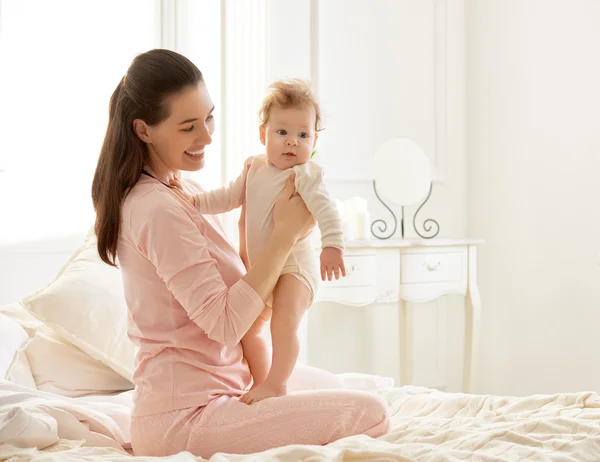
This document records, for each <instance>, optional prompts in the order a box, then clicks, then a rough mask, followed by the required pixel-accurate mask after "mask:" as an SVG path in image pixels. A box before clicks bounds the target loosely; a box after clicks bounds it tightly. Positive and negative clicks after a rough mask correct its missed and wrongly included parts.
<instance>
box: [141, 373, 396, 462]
mask: <svg viewBox="0 0 600 462" xmlns="http://www.w3.org/2000/svg"><path fill="white" fill-rule="evenodd" d="M288 392H289V394H288V395H286V396H282V397H279V398H271V399H267V400H264V401H261V402H259V403H256V404H253V405H250V406H248V405H246V404H243V403H240V402H239V400H238V398H232V397H229V396H221V397H220V398H217V399H215V400H214V401H211V402H210V403H209V404H208V405H206V406H204V407H197V408H189V409H181V410H177V411H171V412H165V413H162V414H154V415H148V416H142V417H133V418H132V420H131V444H132V447H133V451H134V453H135V455H136V456H168V455H173V454H176V453H178V452H181V451H188V452H191V453H192V454H194V455H195V456H200V457H204V458H210V457H211V456H212V455H213V454H215V453H217V452H226V453H232V454H250V453H254V452H261V451H266V450H267V449H271V448H275V447H279V446H285V445H288V444H319V445H322V444H327V443H331V442H332V441H335V440H338V439H340V438H344V437H347V436H352V435H358V434H365V435H369V436H372V437H378V436H382V435H384V434H385V433H386V432H387V431H388V430H389V426H390V419H389V409H388V407H387V405H386V404H385V403H384V402H383V401H382V400H381V399H379V398H378V397H376V396H374V395H373V394H371V393H367V392H361V391H353V390H347V389H343V385H342V383H341V381H340V380H339V379H338V378H337V377H336V376H335V375H333V374H330V373H328V372H325V371H321V370H319V369H315V368H311V367H308V366H302V365H299V366H298V367H297V368H296V371H294V374H292V377H290V380H289V382H288Z"/></svg>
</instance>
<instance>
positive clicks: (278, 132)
mask: <svg viewBox="0 0 600 462" xmlns="http://www.w3.org/2000/svg"><path fill="white" fill-rule="evenodd" d="M277 134H278V135H287V131H286V130H277Z"/></svg>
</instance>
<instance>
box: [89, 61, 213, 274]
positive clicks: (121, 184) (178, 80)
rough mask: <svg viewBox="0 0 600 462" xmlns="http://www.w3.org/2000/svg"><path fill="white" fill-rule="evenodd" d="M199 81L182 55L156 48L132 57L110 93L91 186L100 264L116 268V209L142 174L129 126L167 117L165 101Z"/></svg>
mask: <svg viewBox="0 0 600 462" xmlns="http://www.w3.org/2000/svg"><path fill="white" fill-rule="evenodd" d="M202 80H203V77H202V73H201V72H200V70H199V69H198V68H197V67H196V66H195V65H194V64H193V63H192V62H191V61H190V60H189V59H187V58H186V57H185V56H182V55H180V54H179V53H175V52H174V51H170V50H162V49H157V50H150V51H148V52H146V53H143V54H140V55H138V56H136V57H135V58H134V60H133V62H132V63H131V65H130V66H129V69H128V70H127V73H126V74H125V76H124V77H123V78H122V79H121V81H120V82H119V84H118V85H117V88H116V89H115V91H114V92H113V94H112V96H111V98H110V105H109V115H108V128H107V129H106V135H105V136H104V142H103V143H102V149H101V150H100V157H99V158H98V165H97V166H96V172H95V174H94V181H93V183H92V201H93V203H94V209H95V211H96V225H95V231H96V236H97V238H98V253H99V254H100V258H101V259H102V261H104V262H105V263H107V264H109V265H111V266H117V265H116V257H117V245H118V241H119V228H120V225H121V205H122V204H123V200H124V199H125V196H126V195H127V193H128V192H129V190H130V189H131V188H132V187H133V186H134V185H135V183H136V182H137V181H138V179H139V177H140V175H141V174H142V169H143V167H144V163H145V161H146V157H147V154H148V148H147V146H146V143H144V142H143V141H142V140H140V139H139V138H138V136H137V135H136V133H135V131H134V128H133V121H134V120H135V119H141V120H143V121H144V122H145V123H146V124H147V125H150V126H152V125H157V124H159V123H160V122H162V121H164V120H165V119H166V118H167V117H169V97H170V96H172V95H174V94H176V93H179V92H180V91H182V90H183V89H185V88H186V87H189V86H194V85H197V84H198V82H200V81H202Z"/></svg>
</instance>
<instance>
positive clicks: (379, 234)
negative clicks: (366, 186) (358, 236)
mask: <svg viewBox="0 0 600 462" xmlns="http://www.w3.org/2000/svg"><path fill="white" fill-rule="evenodd" d="M373 190H374V191H375V196H376V197H377V199H378V200H379V202H381V203H382V204H383V206H384V207H385V208H386V209H388V211H389V212H390V214H391V215H392V220H393V223H394V227H393V229H392V230H391V231H390V232H387V229H388V223H387V221H385V220H383V219H381V218H380V219H377V220H375V221H374V222H373V223H371V234H372V235H373V236H375V237H376V238H377V239H382V240H383V239H389V238H391V237H392V236H393V235H394V234H395V233H396V229H398V219H397V218H396V214H395V213H394V211H393V210H392V209H391V208H390V207H389V206H388V205H387V204H386V203H385V202H384V201H383V199H381V197H380V196H379V193H378V192H377V184H376V181H375V180H373ZM432 190H433V181H431V182H430V184H429V192H428V193H427V197H426V198H425V200H423V202H422V203H421V205H419V208H418V209H417V211H416V212H415V214H414V215H413V228H414V230H415V232H416V233H417V234H418V235H419V236H420V237H421V238H422V239H432V238H434V237H435V236H437V235H438V233H439V232H440V225H439V223H438V222H437V221H435V220H434V219H433V218H427V219H426V220H425V221H423V225H422V227H423V230H424V232H425V233H427V235H426V234H421V232H420V231H419V229H418V228H417V215H418V214H419V212H420V211H421V209H422V208H423V206H424V205H425V203H426V202H427V201H428V200H429V197H430V196H431V191H432ZM400 209H401V211H402V212H401V213H402V216H401V218H400V236H401V239H404V206H401V207H400ZM376 225H378V228H379V229H375V227H376ZM432 232H433V234H430V233H432Z"/></svg>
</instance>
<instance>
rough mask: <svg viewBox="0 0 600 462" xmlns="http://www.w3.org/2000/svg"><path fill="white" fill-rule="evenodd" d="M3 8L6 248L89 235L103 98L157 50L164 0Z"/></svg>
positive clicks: (28, 3)
mask: <svg viewBox="0 0 600 462" xmlns="http://www.w3.org/2000/svg"><path fill="white" fill-rule="evenodd" d="M0 5H1V6H0V8H1V10H0V29H1V30H2V38H1V40H0V169H3V170H5V171H6V173H5V174H2V176H1V177H0V188H1V189H2V194H0V212H1V213H2V230H1V231H0V244H2V243H11V242H17V241H26V240H38V239H41V238H44V239H46V238H51V237H53V236H61V235H62V236H64V235H66V234H71V233H79V232H85V231H86V230H87V229H88V228H89V226H90V225H91V223H93V220H94V218H93V217H94V213H93V208H92V205H91V200H90V185H91V182H92V176H93V172H94V165H95V163H96V161H97V159H98V153H99V151H100V146H101V143H102V137H103V135H104V132H105V130H106V122H107V115H108V114H107V106H106V102H107V101H108V98H109V97H110V94H111V92H112V90H113V89H114V87H115V85H116V83H117V82H118V81H119V79H120V78H121V76H122V74H123V69H124V68H126V66H127V64H128V63H129V62H131V59H132V58H133V57H134V56H135V55H136V54H137V53H140V52H142V51H145V50H147V49H150V48H155V47H157V46H160V40H161V36H160V13H161V12H160V1H159V0H151V1H148V0H132V1H127V2H122V1H119V0H104V1H91V2H80V1H77V0H62V1H60V2H40V1H35V0H4V1H2V2H1V3H0ZM107 25H109V26H108V27H107ZM32 31H35V33H32ZM24 185H26V187H23V186H24ZM17 191H18V193H17ZM5 193H6V194H5Z"/></svg>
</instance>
